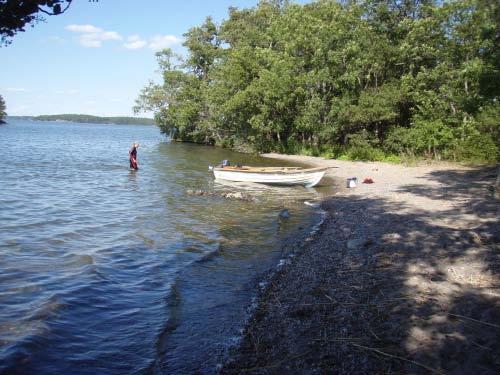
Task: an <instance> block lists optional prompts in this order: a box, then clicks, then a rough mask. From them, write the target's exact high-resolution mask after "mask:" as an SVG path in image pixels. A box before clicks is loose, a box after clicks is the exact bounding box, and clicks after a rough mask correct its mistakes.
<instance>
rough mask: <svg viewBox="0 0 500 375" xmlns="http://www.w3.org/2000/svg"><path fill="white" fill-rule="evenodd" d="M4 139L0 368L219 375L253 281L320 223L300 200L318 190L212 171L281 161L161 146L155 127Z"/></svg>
mask: <svg viewBox="0 0 500 375" xmlns="http://www.w3.org/2000/svg"><path fill="white" fill-rule="evenodd" d="M0 139H1V140H2V149H3V151H2V173H1V174H0V186H1V187H2V190H1V194H0V373H5V374H14V373H22V374H54V373H73V374H96V373H99V374H125V373H159V374H161V373H165V374H170V373H192V372H195V371H200V372H202V373H213V372H214V371H215V368H216V365H217V364H218V363H220V361H221V360H222V358H223V356H224V353H225V352H226V350H227V348H228V346H229V345H231V343H233V342H234V341H235V339H236V338H237V337H238V334H239V330H240V329H241V324H242V322H243V321H244V319H245V317H246V311H247V308H248V306H249V305H250V302H251V298H252V296H253V295H254V294H255V285H256V282H258V280H259V277H262V274H263V272H264V271H266V270H268V269H270V268H271V267H273V266H274V265H276V264H277V262H278V260H279V259H280V257H282V256H283V253H282V250H283V247H282V244H283V243H286V240H287V239H289V238H290V237H291V235H292V234H293V233H296V232H297V231H300V230H302V231H307V230H308V228H310V227H311V225H312V224H313V222H314V220H315V218H316V217H317V216H315V215H314V214H313V213H312V211H310V208H308V207H307V206H306V205H304V204H303V201H304V199H314V198H317V197H318V196H319V194H320V193H319V192H318V190H314V189H305V188H302V187H297V188H292V189H290V188H265V187H258V186H250V187H248V186H236V187H235V186H234V185H230V184H221V183H218V182H214V181H213V176H212V175H211V174H210V173H209V172H208V170H207V165H208V164H210V163H211V164H216V163H217V162H219V161H220V160H222V159H229V160H232V161H235V162H236V161H241V162H244V163H246V164H250V163H251V164H260V165H263V164H266V165H276V163H277V162H276V161H274V162H273V161H271V160H262V159H260V158H256V157H251V156H248V155H242V154H237V153H231V152H229V151H226V150H220V149H215V148H209V147H201V146H195V145H185V144H177V143H169V142H167V141H166V139H165V138H163V137H162V136H161V135H160V133H159V131H158V130H157V128H156V127H151V126H120V125H91V124H71V123H50V122H49V123H47V122H44V123H40V122H31V121H24V120H11V121H10V122H9V123H8V124H7V125H4V126H0ZM134 140H138V141H139V142H140V143H141V147H140V149H139V153H138V160H139V165H140V167H141V169H140V170H139V171H137V172H131V171H129V169H128V148H129V147H130V144H131V142H132V141H134ZM188 189H195V190H196V189H201V190H206V191H211V192H213V191H216V192H227V191H244V192H245V193H247V194H251V195H252V196H254V197H256V198H257V202H252V203H249V202H243V201H235V200H228V199H223V198H218V197H216V196H209V197H200V196H192V195H189V194H187V192H186V190H188ZM284 207H286V208H289V209H290V212H291V214H292V215H291V217H290V219H288V220H281V221H280V220H278V213H279V211H280V210H281V209H282V208H284Z"/></svg>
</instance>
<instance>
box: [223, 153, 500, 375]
mask: <svg viewBox="0 0 500 375" xmlns="http://www.w3.org/2000/svg"><path fill="white" fill-rule="evenodd" d="M262 156H264V157H271V158H279V159H283V160H287V161H293V162H297V163H303V164H310V165H314V166H327V167H334V168H332V169H330V170H329V171H328V173H327V176H326V180H325V181H326V184H331V183H332V181H333V183H334V184H335V185H337V186H339V187H340V188H341V189H340V190H338V191H337V192H336V193H335V194H334V195H333V196H329V197H326V198H324V199H323V202H322V204H321V207H322V209H323V210H325V211H326V217H325V219H324V221H323V223H322V224H321V226H320V227H319V228H318V230H317V232H316V234H315V235H314V236H312V237H310V238H309V240H305V241H303V242H302V243H301V244H299V245H298V246H297V249H296V250H297V251H295V252H293V256H292V257H288V258H287V261H286V262H284V264H283V266H281V267H278V269H277V270H276V271H275V272H274V273H272V275H271V276H270V277H269V280H267V285H266V287H265V288H262V289H261V290H260V291H259V292H258V298H257V307H256V308H255V309H254V310H253V312H252V314H251V317H250V319H249V320H248V321H247V322H246V326H245V329H244V333H243V337H242V339H241V342H240V345H239V347H237V348H235V349H234V350H233V351H232V353H231V355H230V357H229V360H228V361H227V362H226V363H225V365H224V366H223V368H222V369H221V370H220V373H222V374H236V373H241V372H245V373H254V374H273V373H283V371H286V372H287V373H316V372H319V373H322V372H325V371H326V372H332V371H333V372H334V373H341V374H349V373H366V374H368V373H386V372H394V373H433V372H435V373H465V372H470V373H471V372H481V373H494V372H495V369H496V368H498V366H499V365H500V356H499V355H498V354H497V353H496V350H495V347H496V343H498V341H499V340H500V288H499V286H500V284H499V282H498V280H499V278H498V276H499V271H500V262H499V257H498V249H499V246H498V244H499V242H500V241H499V233H500V226H499V224H498V216H499V215H498V214H499V204H498V203H499V202H498V200H496V199H495V198H494V197H493V191H492V188H494V184H495V179H496V177H497V174H496V168H495V167H484V166H483V167H466V166H461V165H456V164H448V163H447V164H445V163H440V164H436V165H434V164H432V165H420V166H416V167H405V166H402V165H393V164H387V163H380V162H367V163H364V162H347V161H338V160H324V159H321V158H316V157H306V156H290V155H277V154H264V155H262ZM335 167H338V168H335ZM348 177H357V178H358V187H356V188H354V189H347V188H344V186H345V181H346V178H348ZM366 177H370V178H372V179H373V181H374V183H373V184H362V181H363V179H364V178H366ZM322 184H325V182H322Z"/></svg>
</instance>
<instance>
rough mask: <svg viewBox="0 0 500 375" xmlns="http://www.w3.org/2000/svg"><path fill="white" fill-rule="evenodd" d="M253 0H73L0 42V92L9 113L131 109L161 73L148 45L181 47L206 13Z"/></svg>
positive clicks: (219, 16) (126, 112) (221, 14)
mask: <svg viewBox="0 0 500 375" xmlns="http://www.w3.org/2000/svg"><path fill="white" fill-rule="evenodd" d="M257 2H258V1H257V0H216V1H212V0H205V1H203V0H183V1H169V0H143V1H137V0H99V1H98V2H89V1H87V0H74V2H73V4H72V5H71V7H70V8H69V9H68V11H67V12H66V13H64V14H62V15H59V16H53V17H47V19H46V22H44V23H39V24H37V25H35V27H34V28H30V27H28V28H27V30H26V32H24V33H19V34H17V35H16V36H15V37H14V39H13V43H12V44H11V45H10V46H7V47H0V61H1V62H2V63H1V69H0V95H2V96H3V97H4V99H5V101H6V104H7V113H8V114H9V115H40V114H59V113H85V114H94V115H100V116H130V115H132V106H133V105H134V100H135V98H136V97H137V94H138V92H139V90H140V89H141V88H142V87H143V86H144V85H145V84H146V83H147V82H148V81H149V80H150V79H154V80H156V81H158V80H159V75H158V74H157V73H155V70H156V69H157V66H156V60H155V57H154V53H155V51H156V50H159V49H162V48H164V47H170V48H172V49H173V50H174V51H176V52H178V53H182V51H183V49H182V46H181V44H182V34H183V33H185V32H186V31H187V30H188V29H189V28H190V27H193V26H198V25H200V24H201V23H202V22H203V21H204V19H205V17H207V16H212V17H213V19H214V20H215V21H216V22H220V21H221V20H223V19H225V18H227V13H228V12H227V10H228V8H229V7H230V6H235V7H237V8H240V9H241V8H249V7H253V6H255V5H256V4H257ZM147 115H149V116H150V114H147Z"/></svg>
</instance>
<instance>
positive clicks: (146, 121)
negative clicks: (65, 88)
mask: <svg viewBox="0 0 500 375" xmlns="http://www.w3.org/2000/svg"><path fill="white" fill-rule="evenodd" d="M11 117H13V118H16V116H11ZM22 118H24V119H26V118H29V119H30V120H36V121H68V122H80V123H89V124H117V125H154V124H155V122H154V120H153V119H152V118H147V117H127V116H114V117H101V116H92V115H82V114H61V115H41V116H29V117H27V116H22Z"/></svg>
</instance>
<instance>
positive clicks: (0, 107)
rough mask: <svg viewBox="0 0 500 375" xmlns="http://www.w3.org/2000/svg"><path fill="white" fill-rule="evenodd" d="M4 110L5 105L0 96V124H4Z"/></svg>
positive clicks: (5, 108)
mask: <svg viewBox="0 0 500 375" xmlns="http://www.w3.org/2000/svg"><path fill="white" fill-rule="evenodd" d="M6 110H7V106H6V105H5V100H3V97H2V95H0V124H3V123H5V121H4V118H5V117H6V116H7V113H6V112H5V111H6Z"/></svg>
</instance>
